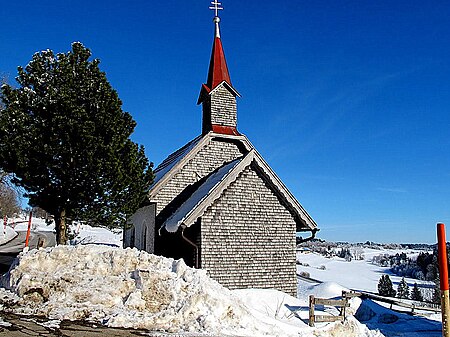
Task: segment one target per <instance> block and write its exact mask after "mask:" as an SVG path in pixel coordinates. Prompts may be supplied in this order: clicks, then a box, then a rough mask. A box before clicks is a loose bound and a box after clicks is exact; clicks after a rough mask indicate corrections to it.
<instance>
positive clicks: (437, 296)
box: [431, 278, 441, 304]
mask: <svg viewBox="0 0 450 337" xmlns="http://www.w3.org/2000/svg"><path fill="white" fill-rule="evenodd" d="M431 302H433V303H436V304H441V285H440V281H439V278H437V279H435V280H434V287H433V294H432V295H431Z"/></svg>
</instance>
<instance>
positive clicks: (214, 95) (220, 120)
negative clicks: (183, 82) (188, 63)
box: [197, 0, 240, 135]
mask: <svg viewBox="0 0 450 337" xmlns="http://www.w3.org/2000/svg"><path fill="white" fill-rule="evenodd" d="M211 4H212V5H214V7H210V9H213V10H215V14H216V15H215V17H214V20H213V22H214V24H215V36H214V43H213V48H212V52H211V59H210V62H209V70H208V79H207V81H206V84H203V85H202V89H201V91H200V96H199V98H198V102H197V104H200V103H202V105H203V109H202V110H203V121H202V133H203V134H207V133H208V132H211V131H212V132H215V133H220V134H228V135H239V132H238V131H237V129H236V127H237V111H236V96H239V97H240V95H239V93H238V92H237V91H236V90H235V89H234V88H233V86H232V85H231V80H230V74H229V72H228V67H227V61H226V60H225V54H224V52H223V47H222V41H221V39H220V29H219V22H220V18H219V17H218V11H219V9H223V8H221V7H220V6H221V3H220V2H218V1H217V0H214V1H212V2H211Z"/></svg>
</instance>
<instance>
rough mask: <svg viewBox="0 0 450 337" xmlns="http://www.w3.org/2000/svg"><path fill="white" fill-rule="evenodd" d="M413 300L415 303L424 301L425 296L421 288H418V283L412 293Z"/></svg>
mask: <svg viewBox="0 0 450 337" xmlns="http://www.w3.org/2000/svg"><path fill="white" fill-rule="evenodd" d="M411 299H412V300H413V301H421V302H422V301H423V295H422V292H421V291H420V289H419V287H418V286H417V283H414V286H413V289H412V291H411Z"/></svg>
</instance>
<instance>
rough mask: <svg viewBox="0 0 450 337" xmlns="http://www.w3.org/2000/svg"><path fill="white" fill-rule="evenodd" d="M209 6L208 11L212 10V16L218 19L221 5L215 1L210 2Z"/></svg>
mask: <svg viewBox="0 0 450 337" xmlns="http://www.w3.org/2000/svg"><path fill="white" fill-rule="evenodd" d="M211 5H212V6H210V7H209V9H212V10H213V11H214V16H215V17H219V11H220V10H222V9H223V7H222V3H221V2H218V1H217V0H214V1H211Z"/></svg>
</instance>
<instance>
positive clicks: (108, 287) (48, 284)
mask: <svg viewBox="0 0 450 337" xmlns="http://www.w3.org/2000/svg"><path fill="white" fill-rule="evenodd" d="M3 285H4V287H5V289H0V299H2V303H3V304H2V306H3V308H2V309H3V310H11V311H13V312H15V313H19V314H25V315H39V316H45V317H48V318H49V319H50V320H80V319H85V320H90V321H93V322H98V323H102V324H106V325H108V326H112V327H129V328H141V329H149V330H153V331H166V332H172V333H205V334H206V333H207V334H213V335H219V336H280V337H281V336H297V337H314V336H336V337H338V336H342V337H344V336H345V337H352V336H355V337H356V336H361V337H373V336H382V335H381V334H380V333H379V332H378V331H377V330H373V331H371V330H369V329H368V328H367V327H366V326H365V325H363V324H360V323H359V322H358V321H357V320H356V319H354V318H353V317H349V319H348V320H347V321H346V322H345V323H344V324H342V323H339V322H336V323H331V324H326V323H321V324H318V326H317V327H316V328H311V327H309V326H308V325H307V319H308V310H307V309H305V308H306V307H307V306H308V298H307V297H305V298H300V299H298V298H295V297H291V296H289V295H287V294H284V293H282V292H279V291H276V290H262V289H247V290H236V291H230V290H228V289H226V288H224V287H223V286H221V285H220V284H219V283H217V282H216V281H214V280H212V279H210V278H209V277H208V276H207V275H206V272H205V271H203V270H197V269H192V268H189V267H187V266H186V265H185V264H184V262H183V261H182V260H173V259H168V258H164V257H159V256H155V255H152V254H148V253H146V252H142V251H138V250H136V249H122V248H118V247H111V246H105V245H77V246H57V247H53V248H46V249H40V250H31V251H29V252H27V253H22V254H21V256H20V259H19V261H18V264H17V266H16V267H15V268H14V269H12V270H11V271H10V273H9V274H7V275H5V277H4V278H3ZM6 289H8V290H6ZM317 290H319V292H318V293H317V294H319V293H320V294H325V293H326V294H328V295H332V296H335V295H337V292H340V291H341V290H342V288H341V287H339V286H336V285H331V286H327V285H325V284H322V285H320V286H318V287H317ZM324 314H325V312H324Z"/></svg>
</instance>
